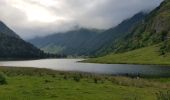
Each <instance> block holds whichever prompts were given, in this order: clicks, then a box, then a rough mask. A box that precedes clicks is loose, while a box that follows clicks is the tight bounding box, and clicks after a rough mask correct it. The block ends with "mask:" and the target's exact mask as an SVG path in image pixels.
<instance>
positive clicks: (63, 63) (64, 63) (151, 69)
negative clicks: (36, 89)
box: [0, 59, 170, 76]
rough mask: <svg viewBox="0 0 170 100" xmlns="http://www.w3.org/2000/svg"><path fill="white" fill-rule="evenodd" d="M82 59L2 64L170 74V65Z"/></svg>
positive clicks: (8, 62) (68, 69)
mask: <svg viewBox="0 0 170 100" xmlns="http://www.w3.org/2000/svg"><path fill="white" fill-rule="evenodd" d="M81 60H82V59H42V60H30V61H1V62H0V65H1V66H10V67H15V66H17V67H36V68H48V69H54V70H61V71H81V72H90V73H101V74H143V75H161V76H170V67H167V66H155V65H125V64H92V63H79V62H78V61H81Z"/></svg>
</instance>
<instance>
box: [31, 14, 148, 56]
mask: <svg viewBox="0 0 170 100" xmlns="http://www.w3.org/2000/svg"><path fill="white" fill-rule="evenodd" d="M145 15H146V14H145V13H138V14H136V15H134V16H133V17H132V18H129V19H127V20H125V21H123V22H122V23H120V24H119V25H118V26H116V27H114V28H110V29H108V30H104V31H103V30H101V31H100V30H90V29H83V28H81V29H78V30H73V31H69V32H66V33H56V34H54V35H49V36H46V37H40V38H34V39H31V40H28V41H29V42H30V43H32V44H34V45H35V46H37V47H38V48H40V49H42V50H44V51H46V52H50V53H61V54H67V55H75V56H82V55H84V56H89V55H95V54H96V52H98V50H99V49H101V48H103V47H108V46H110V45H111V44H112V43H113V41H115V40H116V39H118V38H120V37H122V36H124V35H126V34H128V33H129V32H130V31H131V29H132V28H133V27H135V26H136V25H137V24H138V23H140V22H141V21H142V20H143V18H144V17H145Z"/></svg>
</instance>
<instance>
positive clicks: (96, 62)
mask: <svg viewBox="0 0 170 100" xmlns="http://www.w3.org/2000/svg"><path fill="white" fill-rule="evenodd" d="M79 62H80V63H95V64H123V65H153V66H167V67H170V64H154V63H153V64H152V63H135V62H134V63H130V62H129V63H128V62H124V63H123V62H120V63H118V62H115V63H113V62H112V63H108V62H98V61H92V60H91V59H88V60H83V61H79Z"/></svg>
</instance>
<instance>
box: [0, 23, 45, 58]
mask: <svg viewBox="0 0 170 100" xmlns="http://www.w3.org/2000/svg"><path fill="white" fill-rule="evenodd" d="M43 55H44V53H43V52H42V51H41V50H39V49H37V48H36V47H34V46H33V45H32V44H30V43H27V42H25V41H24V40H22V39H21V38H20V37H19V36H18V35H17V34H16V33H15V32H13V31H12V30H11V29H9V28H8V27H7V26H6V25H5V24H4V23H3V22H0V59H20V58H25V59H27V58H40V57H42V56H43Z"/></svg>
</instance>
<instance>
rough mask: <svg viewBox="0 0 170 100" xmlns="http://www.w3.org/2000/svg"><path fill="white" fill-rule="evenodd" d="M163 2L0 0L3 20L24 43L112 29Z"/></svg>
mask: <svg viewBox="0 0 170 100" xmlns="http://www.w3.org/2000/svg"><path fill="white" fill-rule="evenodd" d="M162 1H163V0H0V13H1V14H0V20H2V21H3V22H4V23H6V24H7V25H8V26H9V27H10V28H12V29H13V30H14V31H15V32H16V33H17V34H19V35H20V36H21V37H23V38H24V39H28V38H33V37H35V36H45V35H48V34H53V33H57V32H63V31H68V30H71V29H73V28H75V26H79V27H85V28H97V29H108V28H110V27H113V26H115V25H117V24H119V23H120V22H121V21H123V20H125V19H127V18H129V17H131V16H133V15H134V14H136V13H138V12H140V11H150V10H152V9H154V8H155V7H157V6H159V4H160V3H161V2H162Z"/></svg>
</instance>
